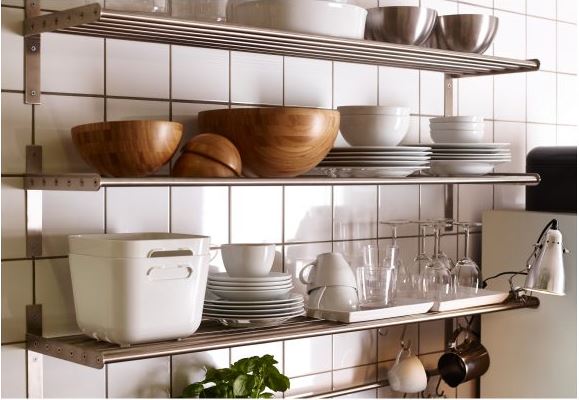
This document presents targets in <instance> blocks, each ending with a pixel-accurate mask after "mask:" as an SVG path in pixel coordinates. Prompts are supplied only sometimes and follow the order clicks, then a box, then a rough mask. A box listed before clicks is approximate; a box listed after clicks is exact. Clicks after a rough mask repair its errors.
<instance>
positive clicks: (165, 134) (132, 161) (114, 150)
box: [72, 120, 183, 178]
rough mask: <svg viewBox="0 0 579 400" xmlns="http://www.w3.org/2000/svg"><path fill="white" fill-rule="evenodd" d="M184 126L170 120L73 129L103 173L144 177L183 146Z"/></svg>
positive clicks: (76, 140)
mask: <svg viewBox="0 0 579 400" xmlns="http://www.w3.org/2000/svg"><path fill="white" fill-rule="evenodd" d="M182 135H183V125H182V124H180V123H178V122H169V121H146V120H143V121H115V122H98V123H93V124H86V125H80V126H75V127H74V128H72V141H73V143H74V144H75V146H76V148H77V149H78V151H79V152H80V155H81V156H82V158H83V159H84V160H85V161H86V162H87V163H88V164H89V165H90V166H92V167H93V168H95V169H96V170H97V171H98V172H99V173H100V174H101V175H104V176H112V177H126V178H128V177H142V176H147V175H151V174H153V173H155V172H157V171H158V170H159V169H160V168H161V167H162V166H163V165H164V164H166V163H167V162H168V161H169V160H170V159H171V157H172V156H173V154H174V153H175V151H176V150H177V147H178V146H179V142H180V141H181V136H182Z"/></svg>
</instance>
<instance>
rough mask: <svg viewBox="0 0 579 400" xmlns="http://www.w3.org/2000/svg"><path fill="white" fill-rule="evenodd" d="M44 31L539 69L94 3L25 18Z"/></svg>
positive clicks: (402, 62) (356, 59)
mask: <svg viewBox="0 0 579 400" xmlns="http://www.w3.org/2000/svg"><path fill="white" fill-rule="evenodd" d="M45 32H62V33H69V34H77V35H85V36H94V37H105V38H114V39H124V40H135V41H145V42H155V43H166V44H175V45H184V46H196V47H208V48H216V49H224V50H236V51H246V52H255V53H267V54H276V55H283V56H295V57H305V58H317V59H324V60H332V61H344V62H353V63H363V64H375V65H385V66H392V67H400V68H412V69H423V70H431V71H438V72H444V73H446V74H448V75H449V76H451V77H453V78H458V77H464V76H478V75H489V74H501V73H512V72H524V71H535V70H537V69H539V61H538V60H515V59H509V58H502V57H492V56H484V55H479V54H473V53H461V52H454V51H448V50H439V49H429V48H424V47H417V46H404V45H396V44H392V43H384V42H375V41H368V40H352V39H342V38H334V37H327V36H316V35H307V34H300V33H292V32H284V31H276V30H270V29H260V28H253V27H246V26H239V25H232V24H215V23H205V22H196V21H188V20H181V19H176V18H169V17H161V16H155V15H145V14H135V13H125V12H118V11H111V10H106V9H102V8H101V6H100V5H99V4H90V5H86V6H82V7H78V8H73V9H70V10H66V11H60V12H55V13H52V14H47V15H42V16H35V17H31V18H27V19H26V20H25V22H24V36H25V37H34V36H35V35H39V34H41V33H45Z"/></svg>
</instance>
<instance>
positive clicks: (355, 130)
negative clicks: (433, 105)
mask: <svg viewBox="0 0 579 400" xmlns="http://www.w3.org/2000/svg"><path fill="white" fill-rule="evenodd" d="M372 109H374V110H372ZM364 110H366V111H364ZM338 111H340V132H341V133H342V136H343V137H344V139H345V140H346V142H348V144H350V145H351V146H397V145H398V144H400V142H402V140H404V137H405V136H406V134H407V133H408V127H409V126H410V110H409V109H408V108H406V107H364V108H357V109H354V108H353V107H338Z"/></svg>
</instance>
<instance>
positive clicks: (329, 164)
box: [318, 160, 428, 167]
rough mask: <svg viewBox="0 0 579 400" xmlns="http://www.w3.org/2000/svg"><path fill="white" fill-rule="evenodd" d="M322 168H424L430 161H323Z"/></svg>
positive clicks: (320, 164)
mask: <svg viewBox="0 0 579 400" xmlns="http://www.w3.org/2000/svg"><path fill="white" fill-rule="evenodd" d="M318 165H319V166H321V167H424V166H427V165H428V161H334V160H328V161H322V162H321V163H319V164H318Z"/></svg>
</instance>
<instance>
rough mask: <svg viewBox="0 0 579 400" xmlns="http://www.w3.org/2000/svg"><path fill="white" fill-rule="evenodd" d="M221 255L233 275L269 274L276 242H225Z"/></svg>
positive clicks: (252, 275) (257, 275)
mask: <svg viewBox="0 0 579 400" xmlns="http://www.w3.org/2000/svg"><path fill="white" fill-rule="evenodd" d="M221 257H222V258H223V264H224V265H225V270H226V271H227V273H228V274H229V276H232V277H259V276H267V275H268V274H269V272H270V271H271V267H272V266H273V260H274V258H275V245H274V244H253V243H252V244H223V245H221Z"/></svg>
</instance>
